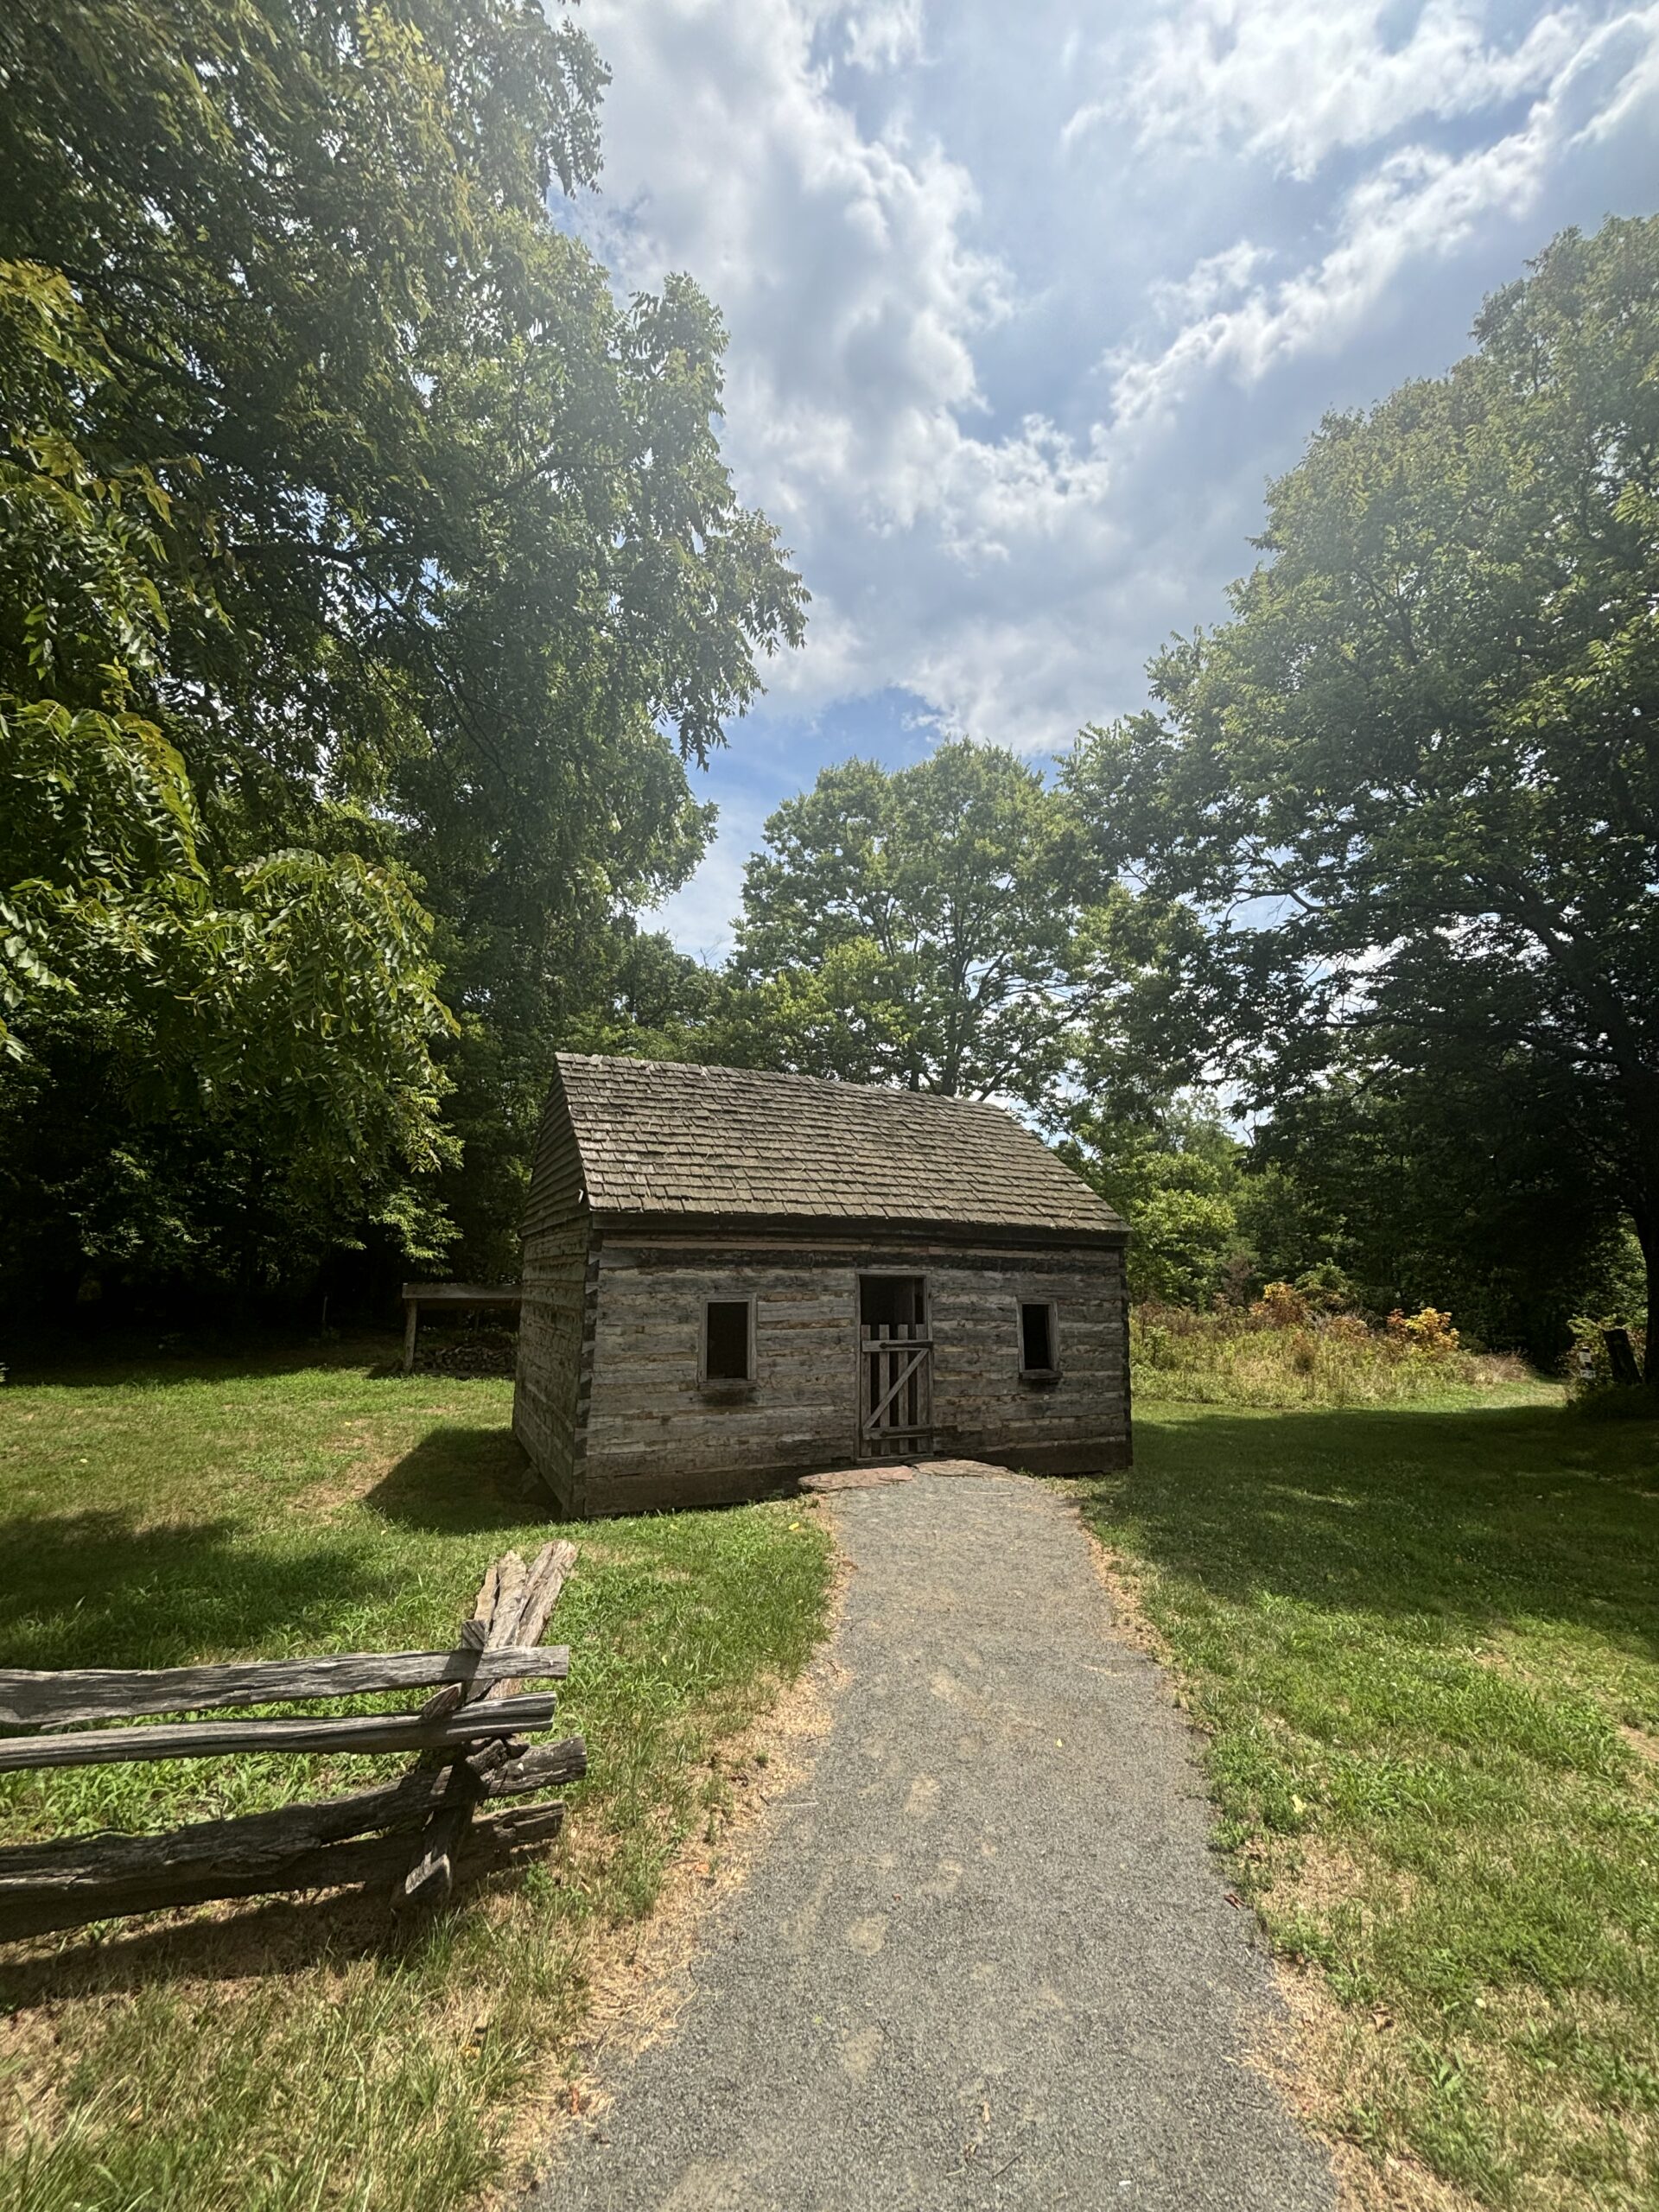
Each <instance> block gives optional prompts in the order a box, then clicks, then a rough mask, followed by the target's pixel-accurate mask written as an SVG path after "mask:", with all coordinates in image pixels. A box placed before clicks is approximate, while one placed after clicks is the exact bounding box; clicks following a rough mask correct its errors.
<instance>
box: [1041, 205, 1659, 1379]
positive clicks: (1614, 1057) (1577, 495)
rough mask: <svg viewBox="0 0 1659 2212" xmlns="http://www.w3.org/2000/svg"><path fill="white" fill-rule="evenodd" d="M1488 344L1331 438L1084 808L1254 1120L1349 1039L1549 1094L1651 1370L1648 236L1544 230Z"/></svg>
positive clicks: (1654, 458)
mask: <svg viewBox="0 0 1659 2212" xmlns="http://www.w3.org/2000/svg"><path fill="white" fill-rule="evenodd" d="M1476 337H1477V340H1478V350H1477V351H1476V352H1475V353H1473V354H1472V355H1471V356H1470V357H1469V358H1468V359H1465V360H1463V361H1460V362H1459V364H1458V365H1456V367H1455V368H1453V369H1452V372H1450V373H1449V374H1448V375H1446V377H1443V378H1438V379H1434V380H1432V381H1428V382H1423V383H1417V384H1412V385H1406V386H1404V387H1403V388H1402V390H1400V391H1397V392H1395V394H1394V395H1393V396H1392V397H1390V398H1389V399H1388V400H1386V401H1384V402H1383V404H1382V405H1380V406H1379V407H1377V408H1376V409H1375V410H1373V411H1372V412H1370V414H1368V415H1364V416H1331V417H1328V418H1327V419H1326V420H1325V423H1323V425H1322V426H1321V428H1320V429H1319V432H1318V434H1317V435H1316V436H1315V437H1314V438H1313V442H1312V443H1311V444H1310V446H1309V448H1308V451H1307V454H1306V457H1305V458H1304V460H1303V461H1301V462H1300V465H1299V466H1298V467H1296V468H1294V470H1292V471H1291V473H1290V474H1288V475H1287V476H1286V477H1284V478H1283V479H1281V480H1280V481H1279V482H1278V483H1276V484H1275V485H1274V486H1272V487H1271V490H1270V493H1269V497H1268V527H1267V530H1266V531H1265V533H1264V535H1263V537H1262V539H1261V540H1260V541H1259V543H1260V544H1261V546H1262V550H1263V552H1264V554H1265V556H1266V558H1265V559H1264V560H1263V561H1262V563H1261V564H1260V565H1259V566H1258V567H1257V568H1256V569H1255V571H1254V572H1253V574H1252V575H1250V576H1249V577H1248V578H1247V579H1246V580H1245V581H1244V582H1242V583H1241V584H1239V585H1237V586H1236V587H1235V588H1234V591H1233V594H1232V606H1233V613H1232V619H1231V620H1230V621H1229V622H1227V623H1226V624H1225V625H1224V626H1222V627H1221V628H1219V629H1218V630H1217V631H1216V632H1213V633H1211V634H1208V635H1205V634H1200V635H1198V636H1195V637H1193V638H1192V639H1187V640H1185V641H1182V642H1178V643H1177V644H1175V645H1173V646H1171V647H1170V648H1169V649H1168V650H1167V651H1166V652H1164V653H1163V654H1162V655H1161V656H1160V658H1158V659H1157V660H1156V661H1155V662H1154V664H1153V669H1152V677H1153V683H1154V697H1155V702H1156V703H1155V705H1154V708H1153V709H1150V710H1149V711H1147V712H1146V713H1144V714H1142V715H1137V716H1135V717H1132V718H1130V719H1129V720H1128V721H1125V722H1122V723H1120V724H1118V725H1116V726H1114V727H1113V728H1109V729H1096V730H1093V731H1090V732H1086V733H1085V734H1084V738H1083V740H1082V741H1080V743H1079V746H1078V748H1077V752H1076V753H1075V754H1074V756H1073V758H1072V760H1071V763H1070V766H1069V768H1068V771H1067V783H1068V787H1069V789H1070V791H1071V793H1072V795H1073V796H1074V798H1075V799H1076V801H1077V804H1078V806H1079V808H1080V810H1082V812H1083V814H1084V817H1085V818H1086V820H1087V822H1088V823H1089V825H1090V835H1091V838H1092V842H1093V844H1094V848H1095V851H1096V860H1097V863H1098V864H1100V865H1102V866H1106V867H1118V866H1133V867H1134V868H1135V870H1136V871H1137V873H1138V874H1140V875H1141V878H1142V879H1143V880H1145V881H1146V882H1147V885H1148V886H1149V887H1150V888H1151V890H1152V891H1153V893H1154V894H1155V895H1156V896H1159V897H1161V898H1164V899H1170V900H1179V901H1184V902H1185V903H1187V904H1188V905H1189V906H1190V907H1191V908H1192V911H1193V912H1195V913H1196V914H1197V915H1198V916H1199V917H1200V918H1202V920H1203V921H1204V922H1205V925H1207V926H1206V929H1205V933H1204V935H1203V937H1202V939H1201V940H1200V941H1199V942H1198V943H1196V944H1194V945H1193V946H1192V948H1191V949H1190V950H1189V954H1188V956H1187V957H1186V958H1185V962H1184V966H1183V986H1184V989H1183V1001H1184V1006H1183V1019H1184V1020H1185V1022H1186V1023H1187V1024H1188V1025H1189V1027H1198V1028H1199V1029H1201V1030H1202V1031H1203V1032H1204V1033H1205V1034H1206V1035H1207V1036H1208V1037H1209V1038H1210V1039H1211V1040H1212V1045H1213V1050H1214V1055H1215V1060H1216V1064H1217V1065H1218V1066H1224V1067H1225V1068H1226V1069H1227V1070H1228V1071H1230V1072H1231V1073H1233V1074H1234V1075H1235V1076H1236V1077H1237V1078H1238V1079H1239V1080H1241V1081H1243V1082H1244V1083H1245V1084H1248V1085H1249V1086H1250V1088H1251V1089H1252V1090H1253V1094H1254V1096H1255V1098H1256V1099H1257V1101H1258V1102H1259V1103H1262V1104H1264V1105H1268V1106H1271V1107H1272V1109H1274V1111H1277V1112H1282V1111H1284V1110H1285V1109H1286V1106H1287V1103H1288V1102H1289V1101H1292V1100H1294V1099H1296V1098H1298V1097H1299V1096H1302V1095H1304V1094H1305V1093H1307V1092H1309V1091H1310V1090H1317V1089H1318V1088H1319V1085H1320V1084H1321V1083H1322V1082H1324V1081H1325V1079H1326V1078H1327V1077H1328V1075H1329V1072H1330V1071H1332V1069H1333V1068H1334V1067H1335V1066H1337V1065H1338V1064H1339V1063H1340V1060H1341V1058H1342V1055H1343V1054H1344V1052H1346V1051H1347V1050H1348V1049H1349V1040H1351V1039H1360V1038H1363V1039H1367V1040H1368V1042H1367V1044H1366V1046H1365V1047H1364V1052H1365V1054H1366V1055H1369V1056H1370V1057H1372V1058H1376V1057H1381V1058H1383V1059H1385V1060H1386V1062H1387V1063H1388V1065H1390V1066H1392V1067H1395V1068H1396V1069H1399V1070H1401V1071H1415V1072H1416V1073H1418V1074H1420V1075H1421V1076H1422V1077H1424V1078H1425V1079H1426V1080H1432V1079H1433V1073H1434V1071H1435V1070H1436V1068H1437V1067H1438V1066H1440V1065H1443V1064H1448V1063H1449V1062H1451V1061H1455V1062H1457V1063H1459V1064H1465V1063H1467V1062H1468V1061H1470V1060H1471V1059H1474V1058H1481V1057H1484V1058H1487V1059H1489V1060H1494V1061H1496V1060H1498V1059H1503V1058H1515V1057H1517V1056H1518V1057H1519V1058H1522V1059H1524V1060H1525V1061H1526V1062H1527V1063H1528V1064H1529V1065H1532V1066H1533V1067H1535V1069H1537V1070H1538V1071H1541V1072H1542V1071H1548V1088H1549V1091H1550V1094H1551V1096H1552V1098H1555V1097H1559V1098H1560V1100H1561V1101H1563V1102H1565V1104H1566V1109H1567V1125H1568V1126H1569V1127H1570V1130H1571V1141H1572V1143H1573V1146H1574V1147H1576V1149H1577V1152H1578V1154H1579V1155H1580V1158H1581V1159H1582V1160H1584V1161H1586V1162H1587V1163H1588V1164H1589V1166H1590V1167H1591V1169H1592V1182H1593V1183H1594V1185H1595V1186H1596V1187H1597V1188H1598V1189H1599V1191H1600V1192H1601V1193H1602V1194H1603V1196H1604V1202H1605V1206H1606V1208H1607V1210H1608V1211H1613V1210H1615V1209H1617V1208H1619V1207H1622V1208H1623V1209H1624V1211H1626V1212H1627V1214H1628V1216H1629V1217H1630V1221H1631V1223H1632V1224H1633V1225H1634V1228H1635V1231H1636V1235H1637V1238H1638V1240H1639V1242H1640V1244H1641V1247H1642V1249H1643V1255H1644V1257H1645V1262H1646V1268H1647V1280H1648V1309H1649V1347H1650V1350H1649V1360H1650V1363H1653V1364H1654V1371H1655V1373H1656V1374H1659V746H1656V741H1655V736H1654V731H1655V728H1656V715H1659V612H1656V610H1659V219H1649V220H1646V221H1641V222H1614V223H1610V224H1608V225H1607V226H1605V228H1604V229H1603V230H1602V231H1601V232H1599V233H1598V234H1597V235H1596V236H1595V237H1594V238H1589V239H1586V238H1582V237H1580V235H1579V234H1578V233H1576V232H1565V233H1563V234H1562V236H1561V237H1560V238H1557V239H1556V240H1555V241H1554V244H1553V245H1551V246H1550V247H1549V248H1548V251H1546V252H1545V253H1544V254H1543V255H1542V256H1541V257H1540V258H1539V259H1538V260H1537V261H1536V262H1535V263H1534V264H1532V268H1531V272H1530V274H1529V277H1526V278H1525V279H1524V280H1522V282H1520V283H1516V284H1514V285H1512V286H1510V288H1509V289H1507V290H1505V291H1503V292H1501V293H1499V294H1497V296H1495V297H1494V298H1492V299H1491V300H1490V301H1489V302H1487V303H1486V306H1485V308H1484V309H1483V311H1482V314H1481V316H1480V318H1479V321H1478V323H1477V325H1476ZM1550 1110H1551V1113H1552V1115H1554V1112H1555V1109H1554V1106H1552V1108H1551V1109H1550ZM1555 1126H1556V1127H1557V1128H1558V1129H1559V1128H1560V1122H1559V1121H1558V1122H1556V1123H1555Z"/></svg>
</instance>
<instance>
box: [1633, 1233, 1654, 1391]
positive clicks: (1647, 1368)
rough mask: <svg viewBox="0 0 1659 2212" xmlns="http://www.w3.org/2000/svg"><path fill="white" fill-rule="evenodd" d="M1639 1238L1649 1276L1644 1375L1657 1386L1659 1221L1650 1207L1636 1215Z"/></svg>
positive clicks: (1643, 1354) (1644, 1379) (1638, 1241)
mask: <svg viewBox="0 0 1659 2212" xmlns="http://www.w3.org/2000/svg"><path fill="white" fill-rule="evenodd" d="M1636 1241H1637V1243H1638V1244H1639V1245H1640V1246H1641V1247H1642V1261H1643V1266H1644V1267H1645V1268H1646V1269H1647V1276H1648V1341H1647V1343H1646V1344H1645V1345H1643V1351H1642V1375H1643V1381H1644V1382H1645V1383H1647V1385H1648V1388H1649V1389H1650V1390H1655V1389H1659V1223H1656V1221H1655V1219H1654V1217H1653V1216H1652V1215H1651V1214H1649V1213H1648V1212H1646V1211H1643V1212H1642V1213H1638V1214H1637V1217H1636Z"/></svg>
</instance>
